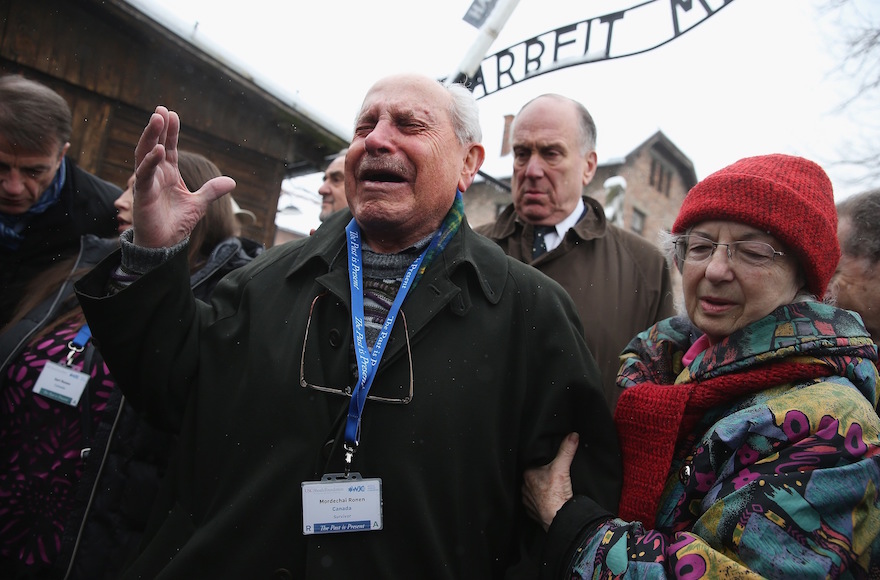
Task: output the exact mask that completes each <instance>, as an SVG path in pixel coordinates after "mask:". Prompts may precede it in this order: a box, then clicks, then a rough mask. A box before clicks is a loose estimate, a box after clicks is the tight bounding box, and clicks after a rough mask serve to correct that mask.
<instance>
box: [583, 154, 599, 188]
mask: <svg viewBox="0 0 880 580" xmlns="http://www.w3.org/2000/svg"><path fill="white" fill-rule="evenodd" d="M598 165H599V163H598V161H597V157H596V152H595V151H588V152H587V153H586V154H585V155H584V183H583V184H584V185H589V184H590V182H591V181H593V177H594V176H595V175H596V167H598Z"/></svg>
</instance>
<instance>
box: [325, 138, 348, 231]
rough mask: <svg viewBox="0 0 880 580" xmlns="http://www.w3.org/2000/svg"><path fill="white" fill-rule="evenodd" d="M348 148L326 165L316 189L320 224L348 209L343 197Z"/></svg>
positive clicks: (345, 199)
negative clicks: (319, 208) (318, 196)
mask: <svg viewBox="0 0 880 580" xmlns="http://www.w3.org/2000/svg"><path fill="white" fill-rule="evenodd" d="M346 153H348V148H346V149H343V150H342V151H340V152H339V153H338V154H337V155H336V157H334V158H333V160H332V161H331V162H330V163H329V164H328V165H327V169H326V170H325V171H324V181H323V183H321V187H319V188H318V193H319V194H320V195H321V214H320V215H319V216H318V219H320V220H321V221H322V222H323V221H324V220H326V219H327V218H328V217H330V216H331V215H333V214H334V213H336V212H338V211H339V210H341V209H345V208H347V207H348V200H347V198H346V197H345V154H346Z"/></svg>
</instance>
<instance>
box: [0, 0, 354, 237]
mask: <svg viewBox="0 0 880 580" xmlns="http://www.w3.org/2000/svg"><path fill="white" fill-rule="evenodd" d="M7 73H17V74H23V75H24V76H26V77H28V78H31V79H33V80H36V81H39V82H42V83H44V84H46V85H48V86H50V87H52V88H53V89H54V90H56V91H57V92H58V93H59V94H61V95H62V96H63V97H64V98H65V99H66V100H67V101H68V103H69V104H70V107H71V110H72V112H73V136H72V138H71V148H70V156H71V157H72V158H73V159H74V160H76V161H77V162H78V163H79V164H80V165H81V166H83V167H84V168H85V169H87V170H89V171H91V172H93V173H95V174H96V175H98V176H100V177H102V178H104V179H106V180H108V181H111V182H114V183H116V184H119V185H121V186H122V185H124V183H125V181H126V180H127V179H128V177H129V175H130V174H131V172H132V171H133V168H134V159H133V158H134V146H135V144H136V142H137V139H138V137H139V135H140V133H141V131H142V129H143V127H144V125H145V124H146V123H147V120H148V119H149V116H150V114H151V113H152V111H153V110H154V108H155V107H156V106H157V105H160V104H161V105H165V106H167V107H169V108H170V109H173V110H176V111H177V112H178V114H179V115H180V118H181V126H182V129H181V139H180V146H181V148H184V149H189V150H191V151H195V152H198V153H201V154H203V155H205V156H206V157H208V158H210V159H211V160H212V161H214V162H215V163H216V164H217V166H218V167H219V168H220V169H221V171H223V173H225V174H227V175H229V176H231V177H232V178H234V179H235V180H236V183H237V187H236V190H235V192H234V193H233V195H234V196H235V199H236V201H237V202H238V204H239V205H240V206H242V207H244V208H247V209H250V210H251V211H253V212H254V213H255V214H256V216H257V223H256V224H255V225H254V226H250V227H248V228H247V229H246V230H245V232H244V234H245V235H246V236H248V237H251V238H253V239H257V240H261V241H263V242H264V243H265V244H266V245H267V246H269V245H271V244H272V240H273V239H274V233H275V211H276V206H277V201H278V196H279V194H280V191H281V182H282V180H283V179H284V178H285V177H288V176H290V175H294V174H297V173H304V172H307V171H316V170H318V168H321V167H323V165H324V159H325V158H326V157H327V156H328V155H332V154H335V152H336V151H338V150H339V149H341V148H342V147H344V146H345V145H346V142H345V140H344V139H343V138H342V137H340V136H339V135H337V134H335V133H333V132H332V131H331V130H329V129H328V128H326V127H323V126H321V125H320V124H319V123H317V122H315V121H313V120H311V119H309V118H307V117H306V116H304V115H302V114H301V113H300V112H298V111H297V110H296V108H295V106H294V105H293V104H291V103H286V102H284V101H282V100H280V99H279V97H278V96H277V95H273V94H270V93H269V92H267V91H265V90H264V89H262V88H261V87H259V86H258V85H257V84H255V83H254V82H253V81H252V80H251V79H249V78H247V77H246V76H243V74H242V73H241V72H240V71H237V70H234V69H233V68H231V67H229V66H228V65H227V64H225V63H224V62H222V61H220V60H218V59H217V58H215V57H213V56H211V55H209V54H206V53H204V52H202V51H200V50H198V49H196V48H194V47H193V46H192V45H191V44H189V43H188V42H186V41H185V40H183V39H181V38H180V37H178V36H176V35H174V34H172V33H170V32H169V31H168V30H166V29H165V28H163V27H162V26H160V25H158V24H156V23H155V22H153V21H152V20H150V19H149V18H147V17H145V16H144V15H143V14H142V13H140V12H139V11H137V10H136V9H135V8H133V7H132V6H131V5H129V4H127V3H126V2H124V1H123V0H104V1H100V0H5V1H4V2H3V3H2V4H0V74H7Z"/></svg>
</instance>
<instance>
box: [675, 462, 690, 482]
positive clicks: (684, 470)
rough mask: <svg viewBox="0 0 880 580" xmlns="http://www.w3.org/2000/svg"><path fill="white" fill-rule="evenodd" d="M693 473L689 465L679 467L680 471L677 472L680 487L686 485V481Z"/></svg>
mask: <svg viewBox="0 0 880 580" xmlns="http://www.w3.org/2000/svg"><path fill="white" fill-rule="evenodd" d="M693 472H694V468H693V466H691V464H690V463H685V464H684V465H682V466H681V469H679V470H678V479H679V481H681V483H682V485H687V482H688V480H690V478H691V474H692V473H693Z"/></svg>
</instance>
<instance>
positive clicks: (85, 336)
mask: <svg viewBox="0 0 880 580" xmlns="http://www.w3.org/2000/svg"><path fill="white" fill-rule="evenodd" d="M91 338H92V329H91V328H89V325H88V324H84V325H83V326H82V328H80V329H79V332H77V333H76V336H74V337H73V340H71V341H70V342H68V343H67V348H69V349H70V350H69V351H68V352H67V366H69V367H70V366H73V355H74V354H76V353H78V352H82V351H83V350H85V348H86V344H88V342H89V340H90V339H91Z"/></svg>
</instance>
